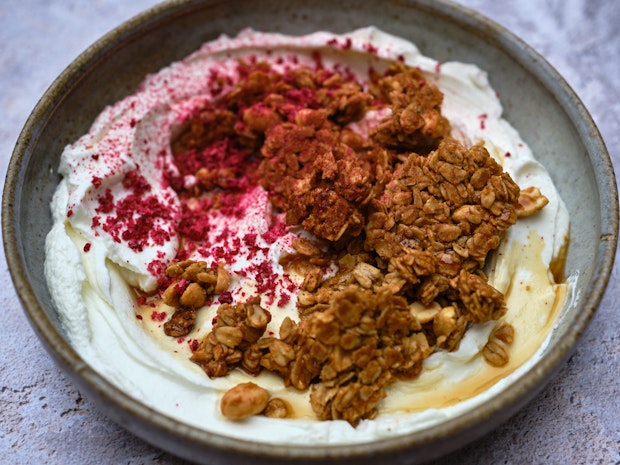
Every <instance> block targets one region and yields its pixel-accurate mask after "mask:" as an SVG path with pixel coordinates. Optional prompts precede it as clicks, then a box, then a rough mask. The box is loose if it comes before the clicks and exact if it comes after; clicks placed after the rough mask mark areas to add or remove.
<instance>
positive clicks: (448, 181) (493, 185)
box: [366, 140, 519, 278]
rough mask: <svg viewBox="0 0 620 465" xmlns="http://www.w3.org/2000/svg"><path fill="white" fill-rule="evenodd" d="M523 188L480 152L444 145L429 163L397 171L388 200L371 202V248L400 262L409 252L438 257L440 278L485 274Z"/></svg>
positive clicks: (414, 160)
mask: <svg viewBox="0 0 620 465" xmlns="http://www.w3.org/2000/svg"><path fill="white" fill-rule="evenodd" d="M518 198H519V187H518V186H517V185H516V184H515V183H514V181H512V179H511V178H510V176H509V175H508V174H506V173H505V172H503V171H502V169H501V167H500V166H499V165H498V164H497V163H496V162H495V161H494V160H493V158H491V156H490V155H489V153H488V152H487V150H486V149H485V148H484V147H482V146H480V145H476V146H473V147H471V148H470V149H467V148H465V147H464V146H462V145H461V144H459V143H458V142H456V141H454V140H444V141H442V142H441V143H440V144H439V147H438V149H437V150H435V151H433V152H431V153H430V155H429V156H428V157H424V156H420V155H417V154H415V153H413V154H411V155H409V157H408V158H407V160H406V161H405V162H404V163H403V164H401V165H399V166H398V167H397V168H396V169H395V171H394V174H393V176H392V180H391V181H390V182H389V183H388V184H387V186H386V187H385V191H384V193H383V194H382V195H381V196H380V197H378V198H376V199H373V201H372V202H371V213H370V215H369V219H368V223H367V224H366V248H367V249H369V250H374V251H375V252H376V253H377V254H379V256H381V257H385V258H390V257H395V256H399V255H401V254H402V251H403V250H404V249H405V248H408V249H414V250H419V251H425V252H428V253H430V254H431V255H432V256H433V261H434V263H435V267H436V271H437V273H438V274H440V275H443V276H446V277H448V278H453V277H454V276H456V275H457V274H458V273H459V271H460V270H461V269H466V270H469V271H473V270H476V269H479V268H481V267H482V266H483V265H484V261H485V260H486V257H487V255H488V253H489V252H490V251H491V250H493V249H495V248H497V247H498V246H499V243H500V240H501V236H502V234H503V232H504V231H505V230H506V229H507V228H508V227H510V226H511V225H512V224H514V223H515V222H516V220H517V215H516V205H517V201H518Z"/></svg>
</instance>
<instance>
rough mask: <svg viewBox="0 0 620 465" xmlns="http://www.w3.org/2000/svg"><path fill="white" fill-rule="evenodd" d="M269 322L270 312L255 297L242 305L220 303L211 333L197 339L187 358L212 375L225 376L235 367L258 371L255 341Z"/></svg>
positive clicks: (250, 371)
mask: <svg viewBox="0 0 620 465" xmlns="http://www.w3.org/2000/svg"><path fill="white" fill-rule="evenodd" d="M270 321H271V314H270V313H269V312H268V311H267V310H265V309H263V308H262V307H261V306H260V297H258V296H257V297H254V298H252V299H250V300H248V301H247V302H245V303H242V304H237V305H230V304H222V305H221V306H220V307H219V308H218V310H217V320H216V322H215V324H214V325H213V327H212V330H211V332H209V334H207V335H206V336H205V337H204V338H203V339H202V341H200V344H199V346H198V348H197V349H196V350H195V351H194V353H193V354H192V356H191V358H190V360H191V361H192V362H194V363H196V364H197V365H199V366H200V367H201V368H202V369H203V370H204V371H205V373H206V374H207V375H208V376H209V377H212V378H213V377H219V376H225V375H227V374H228V373H229V372H230V370H231V369H233V368H235V367H237V366H241V367H243V368H244V369H245V370H246V371H248V372H249V373H258V372H259V371H260V366H259V362H260V355H261V354H260V353H257V352H256V350H255V344H256V342H257V341H258V340H259V339H260V338H261V336H262V335H263V334H264V333H265V329H266V328H267V325H268V324H269V322H270ZM257 356H258V359H257Z"/></svg>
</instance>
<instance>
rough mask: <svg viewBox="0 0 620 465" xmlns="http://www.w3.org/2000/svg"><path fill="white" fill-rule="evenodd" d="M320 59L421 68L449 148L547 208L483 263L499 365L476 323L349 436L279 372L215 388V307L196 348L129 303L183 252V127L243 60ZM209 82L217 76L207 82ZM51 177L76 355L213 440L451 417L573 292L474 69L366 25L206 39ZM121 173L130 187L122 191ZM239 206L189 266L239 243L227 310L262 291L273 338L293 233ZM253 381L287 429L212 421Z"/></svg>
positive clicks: (124, 104) (496, 384) (215, 221)
mask: <svg viewBox="0 0 620 465" xmlns="http://www.w3.org/2000/svg"><path fill="white" fill-rule="evenodd" d="M317 52H318V53H319V54H320V56H321V60H322V63H323V66H325V67H326V68H330V67H331V68H333V67H342V68H346V69H348V70H350V71H351V72H352V73H353V74H354V75H355V76H356V78H357V80H358V81H359V82H361V83H364V82H367V81H368V79H369V78H368V70H369V68H370V67H372V68H374V69H378V70H381V69H385V68H386V67H387V66H388V64H389V63H390V62H393V61H403V62H404V63H405V64H407V65H409V66H412V67H418V68H420V69H421V70H422V71H423V72H424V75H425V77H426V78H427V79H429V80H431V81H433V82H435V83H436V84H437V86H438V87H439V88H440V90H441V91H442V92H443V94H444V101H443V106H442V113H443V115H444V116H445V117H446V118H448V120H449V121H450V123H451V127H452V136H453V137H455V138H456V139H458V140H460V141H461V142H462V143H464V144H465V145H472V144H475V143H477V142H478V141H483V142H484V144H485V146H486V148H487V149H488V150H489V152H490V154H491V155H492V156H493V157H494V158H495V160H496V161H497V162H498V163H500V165H501V166H502V167H503V169H504V170H505V171H506V172H508V173H509V174H510V176H511V177H512V178H513V180H514V181H515V182H516V183H517V184H518V185H519V186H520V187H521V188H525V187H528V186H536V187H538V188H540V190H541V191H542V193H543V194H544V195H545V196H546V197H547V198H548V199H549V204H548V205H547V206H546V207H545V208H544V209H543V210H542V211H541V212H539V213H538V214H536V215H534V216H531V217H528V218H523V219H520V220H519V221H518V222H517V224H516V225H514V226H512V227H511V228H510V229H509V230H508V232H507V235H506V237H505V239H504V240H503V242H502V244H501V246H500V248H499V249H498V250H497V251H496V252H495V253H494V255H493V257H492V260H490V261H489V263H488V275H489V283H490V284H492V285H493V286H494V287H495V288H497V289H498V290H500V291H501V292H503V293H504V294H505V296H506V304H507V307H508V312H507V314H506V315H505V316H504V317H503V319H502V320H503V321H506V322H509V323H510V324H512V325H513V327H514V328H515V341H514V343H513V345H512V348H511V358H510V363H509V364H508V365H507V366H504V367H501V368H495V367H491V366H490V365H488V364H487V363H486V362H485V361H484V359H483V357H482V355H481V354H480V352H481V350H482V348H483V347H484V345H485V344H486V342H487V340H488V336H489V334H490V332H491V331H492V329H493V328H494V326H495V322H489V323H485V324H482V325H477V326H474V327H472V328H470V329H469V330H468V331H467V333H466V335H465V337H464V339H463V340H462V341H461V344H460V347H459V349H458V350H457V351H455V352H445V351H438V352H436V353H434V354H433V355H431V356H430V357H429V358H427V359H426V360H425V362H424V370H423V372H422V374H421V375H420V376H419V377H418V378H417V379H415V380H413V381H407V382H397V383H395V384H393V385H391V386H390V387H389V389H388V396H387V397H386V398H385V399H384V400H383V401H382V403H381V405H380V414H379V416H378V417H377V418H376V419H373V420H365V421H362V422H361V423H360V424H359V425H358V426H357V427H356V428H353V427H352V426H350V425H349V424H348V423H347V422H345V421H327V422H320V421H317V420H315V419H314V418H313V414H312V411H311V409H310V407H309V405H308V401H307V397H308V394H307V393H300V392H297V391H294V390H293V389H292V388H285V387H284V384H283V382H282V380H281V379H279V378H278V377H276V376H275V375H272V374H269V373H262V374H261V375H259V376H258V377H249V376H248V375H246V374H244V373H243V372H241V371H239V370H235V371H233V372H231V373H230V374H229V375H228V376H226V377H223V378H214V379H210V378H209V377H207V376H206V375H205V373H204V372H203V371H202V369H201V368H200V367H199V366H197V365H195V364H193V363H192V362H190V361H189V360H188V356H189V354H190V353H191V347H192V344H193V341H194V340H195V338H198V337H200V336H202V335H205V334H207V332H208V331H209V328H210V327H211V321H212V319H213V317H214V315H215V310H216V308H217V305H218V302H217V301H216V302H214V303H213V305H211V306H210V307H209V308H206V309H203V310H201V311H200V312H199V316H198V320H197V323H196V329H195V330H194V332H193V336H190V337H187V338H178V339H175V338H169V337H166V336H164V335H163V333H162V332H161V330H160V326H161V324H162V318H163V317H162V316H161V315H162V311H163V310H162V309H161V308H152V307H148V306H144V305H140V302H139V301H138V299H137V296H136V293H135V291H134V290H133V288H134V287H135V288H139V289H141V290H142V291H145V292H150V291H154V290H155V289H156V287H157V274H158V273H161V272H162V267H163V266H165V264H167V263H169V262H170V261H172V260H173V259H174V258H175V256H176V254H177V251H178V249H179V238H178V235H177V233H176V231H177V227H178V221H179V216H180V215H181V213H182V212H181V208H182V207H181V202H180V200H179V198H178V197H177V194H176V193H175V191H174V190H172V189H171V188H170V187H168V186H167V185H166V183H165V182H164V172H165V170H166V169H170V166H171V165H172V161H171V160H172V152H171V147H170V140H171V137H173V135H174V134H175V132H177V131H178V130H179V126H180V123H181V122H182V121H184V120H185V119H186V118H187V115H190V114H192V113H193V112H194V111H195V110H196V109H197V108H200V107H201V106H202V105H204V104H205V102H208V101H209V100H212V99H214V98H216V96H217V95H219V94H220V93H223V92H225V91H226V90H227V89H228V88H230V86H231V83H232V82H234V79H235V77H236V75H235V73H236V72H237V71H236V64H237V62H238V59H239V58H243V57H245V58H249V57H259V58H260V59H261V60H264V61H267V62H269V63H270V64H271V65H272V66H273V67H274V68H275V69H278V67H285V66H292V65H296V66H297V65H307V66H312V65H313V64H314V63H315V60H316V56H317V55H316V54H317ZM214 71H216V72H217V75H218V76H226V77H227V78H228V79H223V80H222V79H220V80H218V81H217V83H215V82H214V81H213V80H211V81H210V80H209V79H208V77H209V76H214ZM380 118H381V115H376V114H372V113H371V114H370V115H367V118H366V119H365V120H364V121H362V122H360V123H358V124H357V125H356V127H355V128H354V130H356V131H358V132H360V133H364V132H365V131H367V130H368V127H370V126H372V125H373V123H374V122H376V120H378V119H380ZM59 172H60V174H61V175H62V176H63V179H62V181H61V182H60V184H59V186H58V188H57V191H56V193H55V195H54V198H53V201H52V212H53V217H54V226H53V228H52V230H51V232H50V233H49V235H48V237H47V241H46V262H45V270H46V277H47V281H48V285H49V288H50V291H51V294H52V297H53V299H54V302H55V305H56V307H57V308H58V310H59V315H60V317H61V319H62V322H63V325H64V327H65V329H66V331H67V334H68V336H69V339H70V341H71V343H72V345H73V346H74V347H75V349H76V350H77V351H78V353H79V354H80V355H81V356H82V357H83V358H84V359H85V360H86V361H87V362H88V363H89V364H90V365H91V366H92V367H93V368H94V369H95V370H97V371H98V372H99V373H100V374H101V375H102V376H104V377H105V378H107V379H109V380H110V381H111V382H113V383H114V384H115V385H117V386H118V387H119V388H120V389H122V390H123V391H125V392H127V393H128V394H129V395H131V396H133V397H134V398H136V399H137V400H139V401H141V402H143V403H145V404H147V405H149V406H151V407H153V408H155V409H157V410H158V411H160V412H162V413H164V414H166V415H169V416H171V417H174V418H176V419H178V420H180V421H183V422H186V423H188V424H191V425H193V426H196V427H199V428H204V429H205V430H208V431H211V432H214V433H218V434H224V435H227V436H231V437H237V438H245V439H252V440H260V441H266V442H271V443H280V444H297V443H298V444H307V443H309V442H312V443H313V444H317V445H318V444H344V443H356V442H365V441H370V440H373V439H376V438H380V437H385V436H391V435H394V434H405V433H408V432H412V431H416V430H419V429H422V428H426V427H428V426H431V425H434V424H437V423H439V422H441V421H444V420H445V419H448V418H453V417H455V416H458V415H459V414H461V413H463V412H466V411H468V410H469V409H472V408H475V407H476V406H478V405H481V404H482V403H484V402H485V401H486V400H488V399H489V398H491V397H492V396H493V395H494V394H496V393H498V392H499V391H501V390H502V389H504V388H505V387H506V386H508V385H509V384H510V383H511V382H513V381H514V380H515V379H517V378H518V377H519V376H521V375H522V374H523V373H524V372H525V371H527V370H528V368H529V367H531V366H532V365H533V364H534V363H535V362H536V360H537V359H538V358H539V356H540V354H541V353H543V351H544V348H545V343H546V340H547V338H548V336H549V334H550V332H551V331H552V329H553V326H554V322H555V320H556V317H557V316H558V312H559V311H560V310H561V308H562V307H563V305H564V303H565V301H566V300H567V299H569V298H570V284H567V283H560V284H558V283H556V280H555V279H554V277H553V275H552V273H551V271H550V268H551V267H552V264H553V262H554V261H555V260H557V259H558V258H559V257H561V255H562V250H563V248H564V247H565V245H566V244H567V241H568V231H569V218H568V214H567V211H566V208H565V206H564V204H563V202H562V200H561V198H560V197H559V195H558V193H557V191H556V189H555V187H554V185H553V182H552V181H551V178H550V177H549V175H548V173H547V172H546V170H545V169H544V167H543V166H542V165H541V164H540V163H539V162H537V161H536V159H535V158H534V156H533V154H532V153H531V151H530V149H529V148H528V147H527V145H526V144H525V143H524V142H523V140H521V138H520V136H519V134H518V133H517V131H516V130H515V129H514V128H513V127H512V126H510V124H509V123H508V122H507V121H505V120H504V119H503V118H502V107H501V103H500V101H499V99H498V97H497V95H496V93H495V91H494V90H493V89H492V88H491V86H490V84H489V82H488V79H487V75H486V74H485V72H483V71H482V70H480V69H479V68H477V67H475V66H473V65H468V64H463V63H456V62H454V63H441V64H440V63H438V62H436V61H435V60H433V59H431V58H428V57H425V56H423V55H421V53H420V52H419V50H418V49H417V48H416V46H415V45H413V44H411V43H409V42H407V41H404V40H402V39H400V38H397V37H394V36H392V35H389V34H387V33H385V32H382V31H379V30H377V29H376V28H372V27H369V28H364V29H360V30H356V31H353V32H351V33H348V34H344V35H334V34H331V33H327V32H317V33H314V34H310V35H307V36H303V37H291V36H284V35H280V34H272V33H261V32H256V31H252V30H245V31H243V32H242V33H240V34H239V36H237V37H235V38H230V37H226V36H222V37H220V38H219V39H217V40H215V41H213V42H209V43H207V44H205V45H204V46H202V47H201V48H200V49H199V50H198V51H196V52H195V53H193V54H192V55H190V56H188V57H187V58H185V59H184V60H182V61H179V62H177V63H174V64H172V65H171V66H169V67H168V68H166V69H163V70H162V71H160V72H158V73H156V74H153V75H150V76H148V77H147V78H146V79H145V80H144V82H143V83H142V84H141V85H140V87H139V89H138V90H137V91H136V92H135V94H133V95H131V96H129V97H127V98H125V99H124V100H122V101H120V102H118V103H116V104H114V105H113V106H110V107H108V108H106V109H105V110H104V111H103V112H102V113H101V115H100V116H99V117H98V118H97V119H96V121H95V122H94V124H93V125H92V127H91V129H90V131H89V132H88V133H87V134H86V135H84V136H83V137H81V138H80V139H79V140H78V141H76V142H75V143H74V144H71V145H69V146H67V147H66V148H65V150H64V152H63V154H62V157H61V164H60V168H59ZM132 172H136V173H139V174H140V175H141V178H140V180H139V181H136V183H133V184H132V183H130V182H127V181H125V182H123V180H124V179H127V173H132ZM184 182H185V184H186V185H187V186H191V185H192V184H193V183H196V179H194V178H192V177H191V176H186V178H185V179H184ZM145 189H146V192H147V193H146V194H145ZM106 195H107V196H111V198H114V199H115V201H117V202H118V201H119V200H125V204H126V205H127V211H118V209H115V210H111V209H109V208H106V204H105V202H102V199H105V198H106ZM242 207H243V211H244V212H245V216H244V217H243V218H241V219H239V218H238V217H236V216H234V215H232V216H227V214H226V212H223V213H222V212H217V211H213V212H212V213H210V215H211V216H210V217H209V218H208V220H209V224H210V225H211V226H212V228H211V230H210V235H211V237H212V241H211V243H210V247H211V249H210V250H211V251H204V250H203V251H201V250H195V251H194V252H192V256H191V258H193V259H201V260H206V261H207V262H208V263H209V264H212V263H213V260H216V259H217V258H218V257H221V256H218V255H217V254H213V252H212V251H213V250H214V249H215V248H219V249H218V250H225V249H227V248H228V249H229V248H230V247H232V245H231V244H236V245H235V247H236V248H235V260H233V262H232V264H231V265H230V266H229V267H228V270H229V272H230V273H231V276H232V277H233V278H232V283H231V287H230V289H229V292H230V298H231V299H233V300H243V299H244V298H245V297H246V296H250V295H252V294H253V293H256V292H260V293H261V294H262V295H263V296H264V298H263V300H262V304H263V305H264V306H265V307H266V308H267V309H269V310H270V312H271V314H272V316H273V319H272V321H271V323H270V326H269V330H270V331H273V332H274V333H276V334H277V331H278V328H279V325H280V323H281V321H282V320H283V319H284V317H285V316H290V317H291V318H294V319H298V317H297V315H296V313H297V312H296V308H295V296H296V292H297V290H298V289H299V286H300V284H301V280H302V279H303V277H299V276H295V275H289V274H287V273H285V271H284V270H283V268H282V267H281V266H280V265H278V260H279V258H280V257H282V256H283V255H284V254H286V253H290V252H291V251H292V248H291V243H292V241H293V239H294V238H295V237H297V236H298V235H299V234H304V233H303V232H300V230H299V229H298V228H289V229H287V228H285V227H284V219H283V214H281V213H278V212H276V211H274V209H273V208H272V207H271V205H270V202H269V199H268V198H267V194H266V192H265V191H264V190H262V188H260V187H257V188H256V189H254V190H252V191H250V192H248V193H247V195H244V197H243V205H242ZM153 212H155V213H153ZM162 212H163V213H162ZM139 218H142V219H141V220H139ZM248 235H251V236H252V237H253V238H255V241H254V242H253V243H252V244H251V246H249V245H248V244H247V241H245V238H247V237H248ZM239 244H240V245H239ZM266 262H268V263H270V264H271V267H270V269H269V270H268V277H269V279H268V282H261V279H262V278H261V276H264V272H265V270H264V269H259V268H260V267H259V266H258V265H260V264H264V263H266ZM261 286H262V287H261ZM250 378H251V380H253V381H254V382H256V383H257V384H259V385H261V386H263V387H265V388H266V389H268V390H269V391H270V392H271V393H273V394H274V395H277V396H280V397H283V398H286V399H287V400H288V401H289V402H290V403H291V404H292V406H293V408H294V409H295V413H296V418H295V419H286V420H282V419H270V418H266V417H261V416H255V417H251V418H249V419H246V420H244V421H241V422H232V421H229V420H227V419H225V418H224V417H223V416H222V414H221V413H220V411H219V399H220V398H221V396H222V394H223V393H224V392H225V391H226V390H227V389H229V388H230V387H232V386H234V385H236V384H237V383H239V382H245V381H248V379H250ZM256 431H260V432H261V434H260V435H257V434H256Z"/></svg>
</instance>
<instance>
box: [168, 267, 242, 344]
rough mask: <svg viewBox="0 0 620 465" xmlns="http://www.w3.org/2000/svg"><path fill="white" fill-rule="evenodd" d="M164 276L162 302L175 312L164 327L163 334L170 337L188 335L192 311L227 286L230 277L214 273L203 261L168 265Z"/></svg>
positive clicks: (192, 315)
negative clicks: (167, 282) (167, 281)
mask: <svg viewBox="0 0 620 465" xmlns="http://www.w3.org/2000/svg"><path fill="white" fill-rule="evenodd" d="M166 276H167V277H168V279H169V280H170V281H171V283H170V284H169V285H168V287H167V288H166V289H165V290H164V291H163V293H162V296H161V297H162V301H163V302H164V303H165V304H166V305H168V306H170V307H174V308H175V311H174V313H173V314H172V317H171V318H170V319H169V320H168V321H166V322H165V323H164V332H165V333H166V334H167V335H168V336H173V337H181V336H186V335H187V334H189V332H190V331H191V330H192V328H193V327H194V323H195V319H196V311H197V310H198V309H199V308H200V307H202V306H203V305H205V303H206V301H207V299H208V298H210V297H211V296H213V295H216V294H219V293H220V292H222V291H225V290H226V289H227V288H228V286H229V285H230V275H229V274H228V272H227V271H226V270H225V269H224V268H223V267H221V266H220V267H218V268H217V269H216V270H214V269H212V268H209V267H207V264H206V262H203V261H195V260H185V261H182V262H175V263H172V264H170V265H169V266H168V268H167V269H166Z"/></svg>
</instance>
